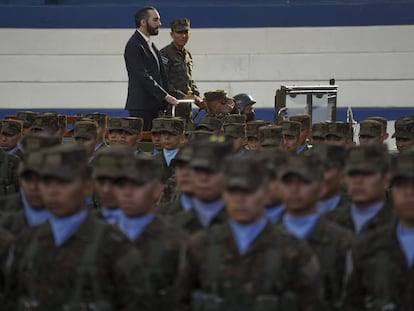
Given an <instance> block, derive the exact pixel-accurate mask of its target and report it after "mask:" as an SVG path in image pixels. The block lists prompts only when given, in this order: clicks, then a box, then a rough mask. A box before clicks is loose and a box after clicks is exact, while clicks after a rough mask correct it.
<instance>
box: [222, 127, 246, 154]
mask: <svg viewBox="0 0 414 311" xmlns="http://www.w3.org/2000/svg"><path fill="white" fill-rule="evenodd" d="M223 134H224V136H226V137H227V139H228V140H232V141H233V152H234V153H236V154H238V155H243V154H244V153H246V150H245V149H244V148H243V147H244V144H245V143H246V124H245V123H227V124H224V125H223Z"/></svg>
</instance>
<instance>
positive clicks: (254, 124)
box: [246, 120, 270, 139]
mask: <svg viewBox="0 0 414 311" xmlns="http://www.w3.org/2000/svg"><path fill="white" fill-rule="evenodd" d="M268 124H270V122H268V121H265V120H254V121H249V122H247V123H246V136H247V137H256V138H257V139H258V138H259V128H260V127H261V126H265V125H268Z"/></svg>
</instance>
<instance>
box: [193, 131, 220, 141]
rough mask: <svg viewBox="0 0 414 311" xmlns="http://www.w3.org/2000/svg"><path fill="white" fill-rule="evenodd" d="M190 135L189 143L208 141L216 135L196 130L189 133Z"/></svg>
mask: <svg viewBox="0 0 414 311" xmlns="http://www.w3.org/2000/svg"><path fill="white" fill-rule="evenodd" d="M187 134H188V141H189V142H192V141H202V140H206V139H208V138H209V137H210V136H212V135H214V133H213V132H210V131H203V130H195V131H189V132H187Z"/></svg>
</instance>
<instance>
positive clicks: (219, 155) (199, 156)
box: [190, 135, 233, 172]
mask: <svg viewBox="0 0 414 311" xmlns="http://www.w3.org/2000/svg"><path fill="white" fill-rule="evenodd" d="M232 150H233V143H232V142H231V141H230V140H228V139H226V138H225V136H222V135H212V136H210V137H209V138H208V139H207V140H203V141H201V142H198V143H196V144H195V145H194V153H193V158H192V159H191V162H190V165H191V167H192V168H195V169H205V170H209V171H213V172H218V171H220V170H221V168H222V166H223V160H224V158H225V157H226V156H227V155H229V154H230V153H231V152H232Z"/></svg>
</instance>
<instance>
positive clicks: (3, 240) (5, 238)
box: [0, 227, 13, 310]
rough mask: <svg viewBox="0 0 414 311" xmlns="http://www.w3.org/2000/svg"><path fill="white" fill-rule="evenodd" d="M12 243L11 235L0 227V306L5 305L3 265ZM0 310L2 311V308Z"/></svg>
mask: <svg viewBox="0 0 414 311" xmlns="http://www.w3.org/2000/svg"><path fill="white" fill-rule="evenodd" d="M12 241H13V235H12V234H11V233H10V232H8V231H7V230H6V229H4V228H1V227H0V306H4V305H5V300H4V291H5V282H6V275H5V264H6V260H7V254H8V252H9V247H10V245H11V243H12ZM0 309H2V310H3V308H2V307H0Z"/></svg>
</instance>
